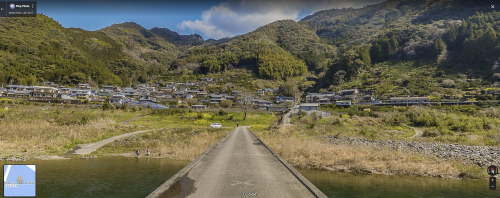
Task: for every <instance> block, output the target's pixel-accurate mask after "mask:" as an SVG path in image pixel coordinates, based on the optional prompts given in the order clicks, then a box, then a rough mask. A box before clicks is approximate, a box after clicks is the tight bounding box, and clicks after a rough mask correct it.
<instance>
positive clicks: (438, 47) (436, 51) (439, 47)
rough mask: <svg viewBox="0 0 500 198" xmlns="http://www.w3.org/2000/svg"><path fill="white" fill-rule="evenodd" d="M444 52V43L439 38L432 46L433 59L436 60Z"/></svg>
mask: <svg viewBox="0 0 500 198" xmlns="http://www.w3.org/2000/svg"><path fill="white" fill-rule="evenodd" d="M445 50H446V44H445V43H444V41H443V40H442V39H441V38H438V39H436V41H434V45H433V48H432V51H433V58H437V57H438V56H439V55H441V53H443V52H444V51H445Z"/></svg>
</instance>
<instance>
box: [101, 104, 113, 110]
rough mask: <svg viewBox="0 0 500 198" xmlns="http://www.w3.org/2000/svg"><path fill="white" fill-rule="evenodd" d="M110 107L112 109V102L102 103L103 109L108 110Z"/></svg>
mask: <svg viewBox="0 0 500 198" xmlns="http://www.w3.org/2000/svg"><path fill="white" fill-rule="evenodd" d="M109 109H111V104H109V103H104V104H103V105H102V110H104V111H106V110H109Z"/></svg>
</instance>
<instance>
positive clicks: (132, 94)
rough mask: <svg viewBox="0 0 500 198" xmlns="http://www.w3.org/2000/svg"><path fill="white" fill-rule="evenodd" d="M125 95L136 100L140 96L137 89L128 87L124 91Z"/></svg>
mask: <svg viewBox="0 0 500 198" xmlns="http://www.w3.org/2000/svg"><path fill="white" fill-rule="evenodd" d="M123 95H125V96H126V97H129V98H135V97H138V96H139V93H138V91H137V90H136V89H134V88H132V87H126V88H124V89H123Z"/></svg>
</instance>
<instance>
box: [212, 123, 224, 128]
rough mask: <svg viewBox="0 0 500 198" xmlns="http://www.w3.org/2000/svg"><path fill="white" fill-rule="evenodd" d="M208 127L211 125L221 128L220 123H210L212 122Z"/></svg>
mask: <svg viewBox="0 0 500 198" xmlns="http://www.w3.org/2000/svg"><path fill="white" fill-rule="evenodd" d="M210 127H212V128H221V127H222V125H221V124H220V123H212V124H211V125H210Z"/></svg>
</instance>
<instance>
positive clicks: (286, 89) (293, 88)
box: [278, 81, 297, 97]
mask: <svg viewBox="0 0 500 198" xmlns="http://www.w3.org/2000/svg"><path fill="white" fill-rule="evenodd" d="M296 92H297V85H296V83H293V82H292V81H288V82H286V83H283V84H281V85H280V87H279V90H278V95H280V96H286V97H294V96H295V93H296Z"/></svg>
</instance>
